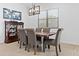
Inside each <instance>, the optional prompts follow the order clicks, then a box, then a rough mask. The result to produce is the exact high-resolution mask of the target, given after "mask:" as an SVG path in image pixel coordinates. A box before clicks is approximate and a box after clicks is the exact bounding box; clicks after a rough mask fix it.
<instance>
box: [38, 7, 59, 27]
mask: <svg viewBox="0 0 79 59" xmlns="http://www.w3.org/2000/svg"><path fill="white" fill-rule="evenodd" d="M38 27H49V28H58V27H59V9H58V8H53V9H49V10H46V11H40V14H39V15H38Z"/></svg>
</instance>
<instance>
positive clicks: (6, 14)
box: [3, 8, 12, 19]
mask: <svg viewBox="0 0 79 59" xmlns="http://www.w3.org/2000/svg"><path fill="white" fill-rule="evenodd" d="M11 13H12V11H11V10H10V9H7V8H3V18H4V19H12V14H11Z"/></svg>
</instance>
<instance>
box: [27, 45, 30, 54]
mask: <svg viewBox="0 0 79 59" xmlns="http://www.w3.org/2000/svg"><path fill="white" fill-rule="evenodd" d="M27 46H28V47H27V51H28V52H30V51H29V48H30V47H29V46H30V45H29V44H28V45H27Z"/></svg>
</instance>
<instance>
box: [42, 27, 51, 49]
mask: <svg viewBox="0 0 79 59" xmlns="http://www.w3.org/2000/svg"><path fill="white" fill-rule="evenodd" d="M43 32H45V33H50V28H43ZM48 38H49V37H44V41H45V40H46V39H48ZM48 49H50V45H48Z"/></svg>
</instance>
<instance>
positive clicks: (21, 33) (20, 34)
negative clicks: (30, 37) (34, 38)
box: [18, 29, 27, 42]
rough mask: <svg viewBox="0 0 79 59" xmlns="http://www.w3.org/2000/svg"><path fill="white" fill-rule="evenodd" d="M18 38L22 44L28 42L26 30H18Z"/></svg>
mask: <svg viewBox="0 0 79 59" xmlns="http://www.w3.org/2000/svg"><path fill="white" fill-rule="evenodd" d="M18 38H19V39H20V41H21V42H26V40H27V38H26V33H25V31H24V29H18Z"/></svg>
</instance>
